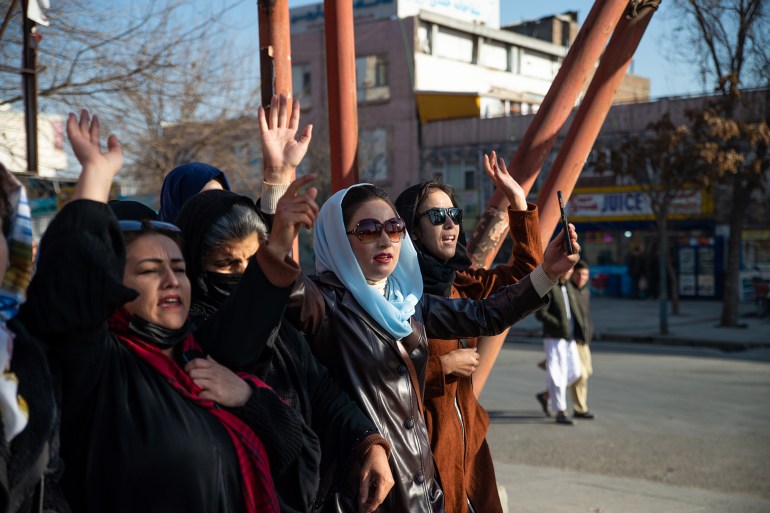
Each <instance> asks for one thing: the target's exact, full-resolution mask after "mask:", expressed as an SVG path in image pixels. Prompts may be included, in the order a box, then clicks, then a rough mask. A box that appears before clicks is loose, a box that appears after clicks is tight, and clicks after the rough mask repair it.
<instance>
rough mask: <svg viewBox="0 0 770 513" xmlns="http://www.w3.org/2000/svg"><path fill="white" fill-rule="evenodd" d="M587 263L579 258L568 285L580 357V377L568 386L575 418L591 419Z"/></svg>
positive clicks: (590, 327) (591, 332) (589, 312)
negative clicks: (570, 292) (572, 297)
mask: <svg viewBox="0 0 770 513" xmlns="http://www.w3.org/2000/svg"><path fill="white" fill-rule="evenodd" d="M589 274H590V273H589V268H588V263H587V262H586V261H585V260H580V261H579V262H578V263H577V264H575V268H574V271H573V273H572V277H571V278H570V282H571V283H570V286H571V287H572V288H574V294H573V296H574V298H575V302H574V303H572V311H573V313H574V317H575V341H576V343H577V353H578V356H579V359H580V371H581V372H580V377H579V378H578V379H577V380H576V381H575V382H574V383H573V384H572V385H570V387H569V390H570V395H571V396H572V407H573V409H574V415H573V416H574V417H575V418H576V419H593V418H594V415H593V413H591V412H590V411H588V378H589V377H590V376H591V374H593V366H592V364H591V350H590V349H589V347H588V344H589V343H590V342H591V339H592V338H593V336H594V324H593V321H592V320H591V290H590V289H589V288H588V279H589Z"/></svg>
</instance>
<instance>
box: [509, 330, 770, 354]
mask: <svg viewBox="0 0 770 513" xmlns="http://www.w3.org/2000/svg"><path fill="white" fill-rule="evenodd" d="M508 337H509V338H510V337H515V338H517V339H523V338H525V339H531V342H530V341H528V342H529V343H533V344H534V343H541V342H542V340H543V336H542V333H541V332H540V330H516V331H514V330H511V331H510V332H509V333H508ZM596 340H597V341H600V342H603V341H611V342H628V343H632V344H648V345H657V346H673V347H701V348H705V349H717V350H719V351H722V352H724V353H741V352H745V351H751V350H753V349H770V342H727V341H724V340H702V339H687V338H678V337H667V336H664V335H655V336H653V335H628V334H623V333H600V334H597V336H596Z"/></svg>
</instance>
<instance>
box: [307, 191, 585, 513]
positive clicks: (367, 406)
mask: <svg viewBox="0 0 770 513" xmlns="http://www.w3.org/2000/svg"><path fill="white" fill-rule="evenodd" d="M405 233H406V229H405V224H404V220H403V219H401V218H400V217H399V216H398V213H397V212H396V209H395V207H394V206H393V204H392V203H391V202H390V200H389V199H388V197H387V195H386V194H385V193H384V191H382V190H381V189H379V188H377V187H375V186H373V185H369V184H359V185H356V186H353V187H350V188H348V189H344V190H341V191H339V192H337V193H336V194H334V195H333V196H332V197H331V198H330V199H329V200H328V201H327V202H326V203H325V204H324V205H323V207H322V208H321V211H320V214H319V217H318V221H317V222H316V226H315V236H314V248H315V254H316V271H317V272H318V274H317V275H316V276H314V277H312V278H311V279H312V282H311V283H310V284H309V287H308V291H307V293H306V294H305V295H306V296H307V297H310V298H312V296H313V295H314V294H313V292H315V291H314V290H313V289H315V288H317V289H318V291H319V292H320V295H321V297H322V298H323V303H324V308H322V309H319V312H320V314H319V316H318V317H316V318H312V316H309V315H304V313H303V316H304V319H302V321H303V326H302V327H303V328H304V330H305V331H306V332H307V333H308V334H309V338H310V340H311V345H312V347H313V350H314V351H315V353H316V355H317V356H318V357H319V359H320V360H321V361H322V362H323V363H324V364H325V365H326V366H327V367H328V368H329V370H330V372H331V374H332V376H333V377H334V378H335V379H336V380H337V381H338V383H339V384H340V385H341V386H342V388H343V389H344V390H346V391H347V392H348V394H350V396H351V397H352V398H353V399H354V400H355V401H356V402H358V404H359V406H360V407H361V408H362V409H363V410H364V412H366V413H367V414H368V415H369V416H370V417H371V418H372V420H373V421H374V423H375V424H376V425H377V427H378V429H379V431H380V433H382V435H383V436H384V437H385V438H386V439H387V440H388V441H389V442H390V444H391V447H392V453H391V454H392V456H391V459H390V465H391V470H392V473H393V477H394V480H395V485H394V486H393V488H392V490H391V491H390V493H389V495H388V497H387V498H386V499H385V501H384V502H383V504H382V506H381V511H386V512H399V513H400V512H404V511H409V512H426V513H427V512H438V511H443V509H444V506H443V503H444V501H443V494H442V492H441V489H440V486H439V484H438V480H437V479H436V476H435V475H434V474H435V473H434V468H433V458H432V454H431V450H430V442H429V439H428V434H427V430H426V427H425V422H424V420H423V416H422V404H421V401H422V389H423V387H424V378H425V367H426V363H427V358H428V346H427V337H428V336H430V337H437V338H450V337H455V338H457V337H471V336H479V335H492V334H496V333H500V332H502V331H503V330H504V329H506V328H507V327H509V326H510V325H511V324H513V323H515V322H517V321H519V320H521V319H522V318H523V317H525V316H526V315H528V314H529V313H531V312H533V311H534V310H537V309H539V308H541V307H542V306H544V305H545V304H546V303H545V300H544V299H543V296H545V294H546V293H547V292H548V290H550V288H551V287H552V286H553V284H554V283H555V281H556V280H555V278H556V277H557V276H558V275H560V274H562V273H563V272H564V271H565V270H566V269H569V268H571V267H572V266H573V265H574V263H575V262H576V261H577V254H576V255H567V254H566V252H565V251H564V247H563V246H564V235H563V234H561V235H559V236H558V237H557V238H556V239H554V241H553V242H552V244H551V245H550V246H549V249H548V250H547V251H546V254H545V261H544V263H543V265H542V266H540V267H538V268H537V269H536V270H535V271H533V272H532V273H531V275H530V276H528V277H526V278H524V279H523V280H521V282H519V283H517V284H515V285H511V286H509V287H505V288H503V289H502V290H501V291H500V292H499V293H498V294H496V295H494V296H491V297H489V298H488V299H486V300H484V301H472V300H464V299H448V298H444V297H439V296H432V295H429V294H425V295H424V294H423V286H422V278H421V275H420V269H419V264H418V262H417V255H416V252H415V249H414V247H413V246H412V243H411V241H410V239H409V238H408V237H405ZM570 236H571V238H572V239H573V245H576V244H577V243H576V238H577V237H576V235H575V232H574V229H573V230H571V231H570ZM306 285H308V284H306ZM480 478H483V476H480ZM353 484H354V483H351V486H348V487H347V488H346V489H342V490H340V492H338V493H337V494H336V497H335V500H334V501H333V502H332V503H329V504H328V505H327V508H326V511H339V512H342V511H353V510H354V509H353V508H354V507H355V506H354V504H355V503H356V496H357V493H358V490H356V489H355V487H354V486H352V485H353Z"/></svg>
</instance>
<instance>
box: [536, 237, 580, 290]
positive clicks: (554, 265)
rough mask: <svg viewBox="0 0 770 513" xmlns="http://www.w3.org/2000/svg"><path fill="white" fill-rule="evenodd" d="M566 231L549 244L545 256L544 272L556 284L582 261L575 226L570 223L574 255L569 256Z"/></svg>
mask: <svg viewBox="0 0 770 513" xmlns="http://www.w3.org/2000/svg"><path fill="white" fill-rule="evenodd" d="M564 236H565V235H564V230H562V231H560V232H559V234H558V235H557V236H556V237H554V238H553V240H552V241H551V242H550V243H548V247H547V248H545V255H544V256H543V271H545V273H546V274H547V275H548V277H549V278H550V279H551V281H553V282H555V281H556V280H557V279H558V277H559V276H561V275H562V274H564V273H566V272H567V271H569V270H570V269H572V267H574V265H575V264H576V263H577V262H578V260H580V245H579V244H578V242H577V232H576V231H575V226H574V225H573V224H572V223H570V225H569V236H570V239H572V249H573V250H574V253H573V254H571V255H569V254H567V245H566V241H565V239H564Z"/></svg>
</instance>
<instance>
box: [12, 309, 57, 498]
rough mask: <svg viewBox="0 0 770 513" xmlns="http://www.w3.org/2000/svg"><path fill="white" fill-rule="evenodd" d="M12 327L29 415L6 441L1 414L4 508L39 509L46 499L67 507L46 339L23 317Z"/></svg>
mask: <svg viewBox="0 0 770 513" xmlns="http://www.w3.org/2000/svg"><path fill="white" fill-rule="evenodd" d="M8 328H9V330H10V331H11V332H13V334H14V335H15V338H14V342H13V345H14V351H13V360H12V362H11V371H12V372H14V373H15V374H16V376H17V377H18V378H19V394H20V395H21V396H22V397H24V398H25V400H26V401H27V405H28V408H29V421H28V423H27V425H26V426H25V428H24V430H23V431H22V432H21V433H19V434H18V435H16V437H15V438H14V439H13V440H11V443H10V444H8V443H7V442H6V441H5V437H3V436H2V435H1V433H2V432H3V423H2V420H0V511H4V512H8V513H32V512H37V511H39V510H40V507H41V501H42V506H43V508H44V509H45V510H47V511H54V512H58V513H62V512H68V511H70V509H69V506H68V505H67V503H66V501H65V500H64V497H63V496H62V495H61V493H60V489H59V485H58V482H59V479H60V478H61V472H62V470H63V468H62V464H61V460H60V459H59V407H58V405H57V402H56V397H55V393H54V380H53V378H52V376H51V373H50V371H49V368H48V358H47V357H46V354H45V349H44V347H43V344H42V343H41V342H40V341H38V340H36V339H35V338H34V337H32V336H31V335H30V334H29V333H27V330H26V329H25V328H24V326H23V325H22V324H21V323H20V322H18V321H17V320H16V319H12V320H11V321H9V322H8ZM43 480H45V485H44V486H42V481H43ZM43 490H45V494H42V491H43Z"/></svg>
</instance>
